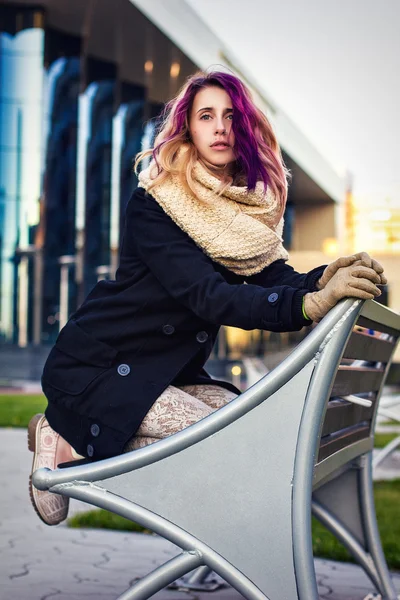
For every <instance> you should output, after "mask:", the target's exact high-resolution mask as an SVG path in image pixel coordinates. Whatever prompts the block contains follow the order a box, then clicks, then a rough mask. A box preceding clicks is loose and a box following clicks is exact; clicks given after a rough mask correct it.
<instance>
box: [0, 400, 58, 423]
mask: <svg viewBox="0 0 400 600" xmlns="http://www.w3.org/2000/svg"><path fill="white" fill-rule="evenodd" d="M46 406H47V400H46V398H45V396H44V395H43V394H26V395H25V394H21V395H20V394H1V395H0V427H27V426H28V423H29V421H30V419H31V418H32V417H33V415H35V414H36V413H42V412H44V409H45V408H46Z"/></svg>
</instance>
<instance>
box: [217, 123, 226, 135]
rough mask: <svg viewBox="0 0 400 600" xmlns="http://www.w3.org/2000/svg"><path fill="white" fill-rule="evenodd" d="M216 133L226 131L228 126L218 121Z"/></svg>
mask: <svg viewBox="0 0 400 600" xmlns="http://www.w3.org/2000/svg"><path fill="white" fill-rule="evenodd" d="M215 131H216V133H226V128H225V125H224V124H223V123H218V124H217V127H216V130H215Z"/></svg>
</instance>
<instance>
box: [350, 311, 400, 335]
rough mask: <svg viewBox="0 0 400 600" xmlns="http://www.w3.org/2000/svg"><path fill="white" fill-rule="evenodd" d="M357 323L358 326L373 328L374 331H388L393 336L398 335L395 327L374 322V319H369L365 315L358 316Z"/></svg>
mask: <svg viewBox="0 0 400 600" xmlns="http://www.w3.org/2000/svg"><path fill="white" fill-rule="evenodd" d="M357 325H359V326H360V327H366V328H367V329H373V330H374V331H380V332H382V333H389V334H390V335H393V336H394V337H395V338H397V337H398V336H399V332H398V330H397V329H393V328H392V327H389V326H388V325H382V324H381V323H376V321H371V319H367V318H366V317H363V316H360V317H359V319H358V321H357Z"/></svg>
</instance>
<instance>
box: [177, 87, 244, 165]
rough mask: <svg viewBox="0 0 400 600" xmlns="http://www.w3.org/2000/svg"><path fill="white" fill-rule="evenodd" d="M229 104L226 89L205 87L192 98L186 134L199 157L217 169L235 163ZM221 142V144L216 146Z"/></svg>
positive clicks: (230, 104)
mask: <svg viewBox="0 0 400 600" xmlns="http://www.w3.org/2000/svg"><path fill="white" fill-rule="evenodd" d="M232 112H233V109H232V102H231V99H230V97H229V95H228V94H227V93H226V91H225V90H223V89H221V88H218V87H207V88H204V89H202V90H200V92H198V93H197V94H196V96H195V98H194V101H193V106H192V110H191V113H190V118H189V132H190V135H191V139H192V142H193V144H194V145H195V146H196V148H197V150H198V152H199V155H200V156H201V157H202V158H203V159H205V160H207V161H208V162H210V163H211V164H213V165H215V166H217V167H223V166H224V165H229V163H232V162H234V161H235V160H236V159H235V154H234V151H233V147H234V144H235V136H234V133H233V131H232ZM216 142H222V143H223V145H219V146H218V145H215V143H216Z"/></svg>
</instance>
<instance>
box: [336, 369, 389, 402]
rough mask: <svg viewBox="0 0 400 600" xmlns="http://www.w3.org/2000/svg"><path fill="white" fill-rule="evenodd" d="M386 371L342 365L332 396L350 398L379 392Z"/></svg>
mask: <svg viewBox="0 0 400 600" xmlns="http://www.w3.org/2000/svg"><path fill="white" fill-rule="evenodd" d="M384 374H385V371H384V369H374V368H370V367H351V366H348V365H340V367H339V369H338V372H337V374H336V378H335V382H334V384H333V389H332V394H331V396H349V395H350V394H361V393H364V392H376V391H378V390H379V386H380V384H381V381H382V378H383V376H384Z"/></svg>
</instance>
